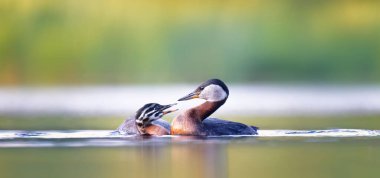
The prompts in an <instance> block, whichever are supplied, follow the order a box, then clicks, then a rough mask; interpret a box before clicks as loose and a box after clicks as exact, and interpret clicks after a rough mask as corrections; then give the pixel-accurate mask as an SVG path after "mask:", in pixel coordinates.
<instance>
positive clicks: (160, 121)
mask: <svg viewBox="0 0 380 178" xmlns="http://www.w3.org/2000/svg"><path fill="white" fill-rule="evenodd" d="M152 124H155V125H159V126H161V127H163V128H165V129H166V130H168V131H169V133H170V123H169V122H168V121H166V120H163V119H157V120H155V121H153V122H152Z"/></svg>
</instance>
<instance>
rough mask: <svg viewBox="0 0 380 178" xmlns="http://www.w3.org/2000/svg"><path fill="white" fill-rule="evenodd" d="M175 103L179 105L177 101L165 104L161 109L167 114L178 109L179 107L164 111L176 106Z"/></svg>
mask: <svg viewBox="0 0 380 178" xmlns="http://www.w3.org/2000/svg"><path fill="white" fill-rule="evenodd" d="M174 105H177V103H173V104H168V105H163V106H162V108H161V109H160V110H161V111H162V114H163V115H165V114H169V113H172V112H175V111H178V109H173V110H167V111H164V110H165V109H169V108H170V107H172V106H174Z"/></svg>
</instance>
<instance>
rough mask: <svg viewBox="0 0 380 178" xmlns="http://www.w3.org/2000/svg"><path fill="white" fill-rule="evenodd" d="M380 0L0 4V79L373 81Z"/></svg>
mask: <svg viewBox="0 0 380 178" xmlns="http://www.w3.org/2000/svg"><path fill="white" fill-rule="evenodd" d="M379 9H380V1H372V0H347V1H338V0H337V1H319V0H318V1H304V0H287V1H264V0H234V1H219V0H214V1H199V0H198V1H171V0H161V1H147V0H141V1H123V0H107V1H105V0H94V1H76V0H65V1H58V0H33V1H30V0H17V1H14V0H1V1H0V26H1V27H0V85H6V86H18V85H82V84H84V85H87V84H125V83H161V82H165V83H167V82H173V83H174V82H200V81H203V80H205V79H206V78H210V77H219V78H223V79H224V80H227V81H229V82H289V81H290V82H328V83H337V82H338V83H339V82H342V83H379V82H380V70H379V69H380V13H379Z"/></svg>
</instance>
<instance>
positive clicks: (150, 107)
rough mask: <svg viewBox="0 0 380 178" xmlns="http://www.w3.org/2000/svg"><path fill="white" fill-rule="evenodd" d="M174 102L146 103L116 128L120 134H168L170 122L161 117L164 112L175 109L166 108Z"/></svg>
mask: <svg viewBox="0 0 380 178" xmlns="http://www.w3.org/2000/svg"><path fill="white" fill-rule="evenodd" d="M173 105H175V104H169V105H160V104H157V103H148V104H146V105H144V106H143V107H142V108H140V109H139V110H138V111H137V112H136V115H135V116H133V117H132V118H129V119H126V120H125V121H124V122H123V123H122V124H121V125H120V126H119V127H118V128H117V131H118V132H119V133H120V134H124V135H132V134H140V135H170V124H169V123H168V122H167V121H165V120H163V119H161V118H162V116H164V115H165V114H168V113H171V112H174V111H176V110H167V111H164V110H166V109H168V108H170V107H172V106H173Z"/></svg>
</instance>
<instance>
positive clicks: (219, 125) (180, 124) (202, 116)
mask: <svg viewBox="0 0 380 178" xmlns="http://www.w3.org/2000/svg"><path fill="white" fill-rule="evenodd" d="M228 95H229V91H228V88H227V86H226V84H224V82H222V81H221V80H219V79H210V80H207V81H206V82H204V83H202V84H201V85H200V86H198V88H197V89H196V90H195V91H194V92H192V93H190V94H188V95H187V96H185V97H182V98H180V99H179V100H178V101H185V100H190V99H194V98H200V99H204V100H206V102H204V103H203V104H201V105H199V106H196V107H194V108H190V109H188V110H186V111H184V112H183V113H181V114H180V115H178V116H177V117H176V118H174V119H173V122H172V126H171V134H172V135H256V134H257V127H255V126H248V125H245V124H242V123H238V122H232V121H226V120H221V119H216V118H207V117H209V116H210V115H211V114H212V113H214V112H215V111H216V110H217V109H218V108H219V107H220V106H222V105H223V104H224V103H225V102H226V100H227V98H228Z"/></svg>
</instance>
